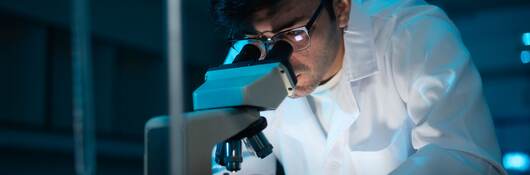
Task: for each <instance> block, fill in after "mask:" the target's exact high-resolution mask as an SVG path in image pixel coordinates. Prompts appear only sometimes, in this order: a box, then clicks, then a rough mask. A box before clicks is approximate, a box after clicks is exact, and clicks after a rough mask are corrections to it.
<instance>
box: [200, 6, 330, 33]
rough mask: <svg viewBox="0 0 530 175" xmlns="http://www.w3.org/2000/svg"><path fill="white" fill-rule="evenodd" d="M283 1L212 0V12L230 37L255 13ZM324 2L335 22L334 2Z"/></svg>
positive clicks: (216, 21) (217, 23) (215, 19)
mask: <svg viewBox="0 0 530 175" xmlns="http://www.w3.org/2000/svg"><path fill="white" fill-rule="evenodd" d="M281 1H282V0H211V4H210V12H211V15H212V17H213V19H214V21H215V23H216V25H218V26H219V27H221V28H223V29H226V30H228V32H229V35H233V34H235V33H238V32H239V31H238V30H239V29H240V28H241V25H242V24H244V23H245V22H249V21H250V20H251V18H252V16H253V13H254V12H256V11H258V10H261V9H265V8H274V7H275V6H276V5H277V4H278V3H279V2H281ZM321 1H323V2H324V6H325V7H326V11H328V13H329V15H330V16H331V19H332V20H335V13H334V11H333V0H321Z"/></svg>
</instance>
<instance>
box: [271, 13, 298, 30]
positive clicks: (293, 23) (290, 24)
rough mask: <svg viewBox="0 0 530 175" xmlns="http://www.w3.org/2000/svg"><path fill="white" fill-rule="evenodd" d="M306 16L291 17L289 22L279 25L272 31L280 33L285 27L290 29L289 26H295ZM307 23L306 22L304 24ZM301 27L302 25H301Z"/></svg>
mask: <svg viewBox="0 0 530 175" xmlns="http://www.w3.org/2000/svg"><path fill="white" fill-rule="evenodd" d="M305 18H306V17H305V16H297V17H295V18H293V19H291V20H290V21H289V22H287V23H285V24H283V25H280V26H279V27H277V29H274V30H273V31H272V33H278V32H282V31H283V30H285V29H289V28H292V27H294V25H296V24H297V23H299V22H300V21H301V20H302V19H305ZM304 25H305V24H304ZM300 27H301V26H300Z"/></svg>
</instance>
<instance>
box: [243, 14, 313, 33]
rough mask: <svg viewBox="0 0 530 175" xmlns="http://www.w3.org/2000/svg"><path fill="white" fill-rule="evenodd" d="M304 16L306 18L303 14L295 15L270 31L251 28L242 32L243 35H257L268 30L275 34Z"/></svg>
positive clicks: (290, 26)
mask: <svg viewBox="0 0 530 175" xmlns="http://www.w3.org/2000/svg"><path fill="white" fill-rule="evenodd" d="M305 18H306V17H305V16H296V17H295V18H292V19H290V20H289V22H286V23H284V24H282V25H280V26H279V27H276V29H273V30H272V31H264V32H258V31H256V30H255V29H252V30H244V31H242V32H243V35H245V36H248V35H259V34H263V33H269V32H270V33H274V34H276V33H279V32H282V31H285V30H286V29H290V28H292V27H293V26H294V25H296V24H297V23H299V22H300V21H301V20H303V19H305ZM304 25H305V24H304Z"/></svg>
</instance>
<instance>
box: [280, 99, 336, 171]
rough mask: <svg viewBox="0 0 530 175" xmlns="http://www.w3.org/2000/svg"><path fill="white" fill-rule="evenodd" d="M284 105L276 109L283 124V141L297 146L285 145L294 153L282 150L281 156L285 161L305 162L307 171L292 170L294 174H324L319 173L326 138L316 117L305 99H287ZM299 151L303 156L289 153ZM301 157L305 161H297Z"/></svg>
mask: <svg viewBox="0 0 530 175" xmlns="http://www.w3.org/2000/svg"><path fill="white" fill-rule="evenodd" d="M284 103H285V104H282V105H281V106H282V108H279V109H278V110H279V112H280V113H281V114H280V116H282V120H283V121H282V123H283V124H285V125H283V126H282V127H281V128H282V130H283V131H284V133H285V135H286V137H285V139H289V140H290V141H293V142H295V143H298V144H290V145H286V146H285V147H286V148H287V147H289V149H296V151H289V150H283V153H282V154H283V156H284V157H285V158H286V159H296V160H292V161H305V163H304V164H305V167H306V168H307V170H294V171H295V172H298V173H303V172H307V171H309V172H313V173H314V174H321V173H324V172H321V173H319V172H320V171H321V170H322V168H321V165H322V161H323V159H324V153H325V143H326V138H325V135H324V132H323V131H322V129H321V128H320V125H319V124H318V121H317V119H316V116H315V115H314V114H313V113H312V112H311V109H310V107H309V104H308V103H307V99H306V97H301V98H296V99H291V98H288V99H286V100H285V101H284ZM299 145H301V146H299ZM297 146H298V147H297ZM285 151H287V152H285ZM300 151H303V152H304V155H291V153H295V152H300ZM302 156H305V160H299V158H300V157H302Z"/></svg>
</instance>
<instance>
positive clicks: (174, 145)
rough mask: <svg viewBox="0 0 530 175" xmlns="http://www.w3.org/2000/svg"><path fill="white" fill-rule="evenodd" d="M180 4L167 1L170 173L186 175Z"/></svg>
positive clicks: (175, 0)
mask: <svg viewBox="0 0 530 175" xmlns="http://www.w3.org/2000/svg"><path fill="white" fill-rule="evenodd" d="M181 5H182V4H181V0H167V9H166V10H167V13H166V14H167V17H166V20H167V48H166V49H167V50H166V51H167V60H168V63H169V67H168V69H169V76H168V77H169V114H170V124H171V125H170V134H169V137H170V138H169V140H170V141H171V144H170V145H171V148H170V152H171V154H170V155H171V158H170V166H169V167H171V169H170V172H171V174H173V175H184V174H187V173H186V172H188V171H187V170H186V163H187V162H186V161H185V157H186V154H187V153H186V151H185V150H186V147H185V146H186V142H185V140H186V123H185V119H184V115H183V114H182V110H183V109H182V106H183V105H182V102H183V100H182V60H183V57H182V29H181V23H182V17H181V12H182V11H181Z"/></svg>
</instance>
